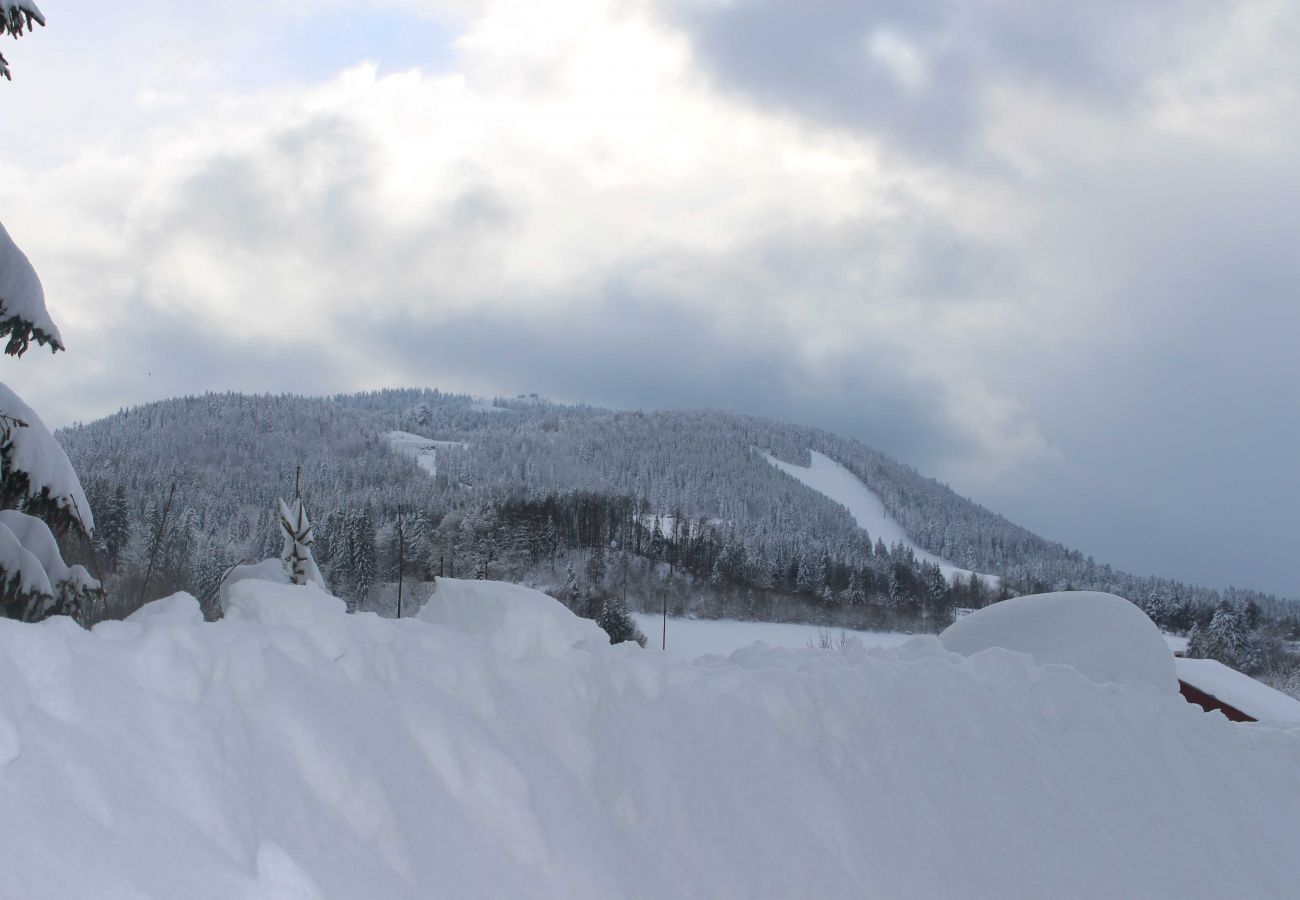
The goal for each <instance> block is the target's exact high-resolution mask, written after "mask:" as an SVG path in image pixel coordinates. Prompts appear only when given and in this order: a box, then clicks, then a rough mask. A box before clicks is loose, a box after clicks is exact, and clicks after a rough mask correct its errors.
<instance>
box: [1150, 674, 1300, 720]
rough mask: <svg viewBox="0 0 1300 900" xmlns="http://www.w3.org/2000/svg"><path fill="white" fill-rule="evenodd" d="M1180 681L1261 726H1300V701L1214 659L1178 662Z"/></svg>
mask: <svg viewBox="0 0 1300 900" xmlns="http://www.w3.org/2000/svg"><path fill="white" fill-rule="evenodd" d="M1174 669H1175V670H1176V671H1177V673H1178V678H1179V680H1180V681H1185V682H1187V683H1188V684H1190V685H1191V686H1192V687H1194V688H1197V689H1198V690H1202V691H1204V692H1205V693H1207V694H1209V695H1211V696H1212V697H1214V698H1215V699H1217V700H1220V701H1222V702H1224V703H1226V704H1228V705H1229V706H1234V707H1236V708H1237V709H1239V710H1241V711H1242V712H1244V713H1245V714H1246V715H1248V716H1250V717H1251V718H1252V719H1256V720H1257V721H1260V722H1267V723H1270V724H1273V725H1300V700H1296V699H1295V698H1294V697H1289V696H1287V695H1286V694H1284V693H1282V692H1281V691H1278V690H1274V689H1273V688H1271V687H1269V686H1268V685H1266V684H1264V683H1263V682H1259V681H1256V680H1255V679H1253V678H1251V677H1250V676H1249V675H1245V674H1243V673H1241V672H1238V671H1237V670H1236V669H1233V668H1230V667H1229V666H1225V665H1224V664H1223V663H1221V662H1219V661H1218V660H1214V659H1175V660H1174Z"/></svg>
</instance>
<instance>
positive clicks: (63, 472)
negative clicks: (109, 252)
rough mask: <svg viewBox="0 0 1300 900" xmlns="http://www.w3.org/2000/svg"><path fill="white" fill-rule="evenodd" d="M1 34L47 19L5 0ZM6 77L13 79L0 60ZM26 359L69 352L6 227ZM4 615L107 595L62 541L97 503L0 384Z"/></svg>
mask: <svg viewBox="0 0 1300 900" xmlns="http://www.w3.org/2000/svg"><path fill="white" fill-rule="evenodd" d="M0 16H2V17H3V20H2V21H0V29H3V31H4V32H5V33H7V34H9V35H10V36H12V37H15V38H16V37H20V36H21V35H22V34H24V33H25V32H26V31H30V30H31V29H32V27H33V26H34V25H36V24H40V25H44V24H45V18H44V17H43V16H42V15H41V11H40V9H38V8H37V6H36V4H35V3H34V2H31V0H3V2H0ZM0 75H3V76H4V77H5V78H9V77H10V73H9V64H8V62H7V61H6V60H5V59H4V57H3V56H0ZM5 337H7V338H8V342H7V343H6V345H5V348H4V352H5V353H6V354H7V355H9V356H13V357H21V356H22V355H23V354H24V353H26V352H27V349H28V347H29V346H30V345H31V343H32V342H33V341H35V342H36V343H37V344H38V345H41V346H46V347H49V348H50V351H51V352H57V351H59V350H62V349H64V346H63V337H62V335H60V334H59V329H58V328H57V327H56V326H55V324H54V321H53V320H52V319H51V318H50V315H49V313H48V312H47V311H46V308H45V290H44V288H43V287H42V286H41V280H40V278H39V277H38V276H37V274H36V270H35V269H34V268H33V267H32V264H31V262H30V261H29V260H28V259H27V256H26V255H25V254H24V253H23V252H22V251H21V250H19V249H18V245H17V244H15V243H14V242H13V240H12V239H11V238H10V237H9V232H8V231H6V230H5V228H4V226H3V225H0V338H5ZM0 510H2V512H3V515H2V516H0V613H2V614H3V615H6V616H9V617H12V618H20V619H24V620H27V621H34V620H36V619H41V618H44V617H46V616H48V615H53V614H56V613H64V614H69V615H77V614H79V613H80V612H81V611H82V610H83V609H84V608H85V607H86V605H87V604H89V603H90V602H92V601H94V600H95V599H97V598H99V597H100V596H102V588H101V586H100V584H99V582H98V581H97V580H95V579H94V578H92V577H91V576H90V573H89V572H87V571H86V570H85V568H83V567H82V566H79V565H74V566H69V565H67V564H66V563H65V562H64V561H63V554H62V552H61V551H60V549H59V545H58V540H57V538H58V537H77V538H80V539H82V540H90V539H91V537H92V532H93V530H94V520H93V518H92V517H91V512H90V504H89V502H88V501H87V500H86V494H85V491H84V490H82V487H81V482H80V480H79V479H78V478H77V473H76V472H75V471H73V468H72V464H71V463H70V462H69V461H68V457H67V454H66V453H64V452H63V448H62V447H60V446H59V444H58V442H57V441H56V440H55V439H54V436H53V435H51V434H50V432H49V430H48V429H47V428H46V427H45V424H44V423H43V422H41V420H40V417H39V416H37V415H36V412H35V410H33V409H32V408H31V407H29V406H28V405H27V404H26V403H24V402H23V401H22V400H21V399H20V398H19V397H18V395H17V394H15V393H14V392H13V391H12V390H10V389H9V388H8V387H6V386H5V385H3V384H0Z"/></svg>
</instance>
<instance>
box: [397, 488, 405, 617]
mask: <svg viewBox="0 0 1300 900" xmlns="http://www.w3.org/2000/svg"><path fill="white" fill-rule="evenodd" d="M405 538H406V536H405V535H404V534H403V533H402V507H401V505H400V504H399V505H398V507H397V618H399V619H400V618H401V617H402V575H403V574H404V573H403V568H404V565H405V559H406V539H405Z"/></svg>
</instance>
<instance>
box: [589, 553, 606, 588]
mask: <svg viewBox="0 0 1300 900" xmlns="http://www.w3.org/2000/svg"><path fill="white" fill-rule="evenodd" d="M605 569H606V565H605V547H604V546H603V545H601V544H597V545H596V547H595V549H594V550H592V551H591V556H590V557H588V559H587V570H586V572H585V573H584V574H586V576H587V583H588V584H590V585H591V586H592V588H593V589H595V590H600V588H601V587H603V586H604V584H605Z"/></svg>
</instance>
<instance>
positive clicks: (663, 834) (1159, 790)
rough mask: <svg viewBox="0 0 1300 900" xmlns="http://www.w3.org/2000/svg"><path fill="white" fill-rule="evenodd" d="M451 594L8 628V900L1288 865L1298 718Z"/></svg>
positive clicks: (1081, 880)
mask: <svg viewBox="0 0 1300 900" xmlns="http://www.w3.org/2000/svg"><path fill="white" fill-rule="evenodd" d="M439 591H440V592H442V597H441V598H440V600H439V602H438V604H436V605H435V606H433V607H432V608H431V609H430V610H429V613H430V617H432V618H434V619H438V618H439V617H440V616H441V618H442V619H443V620H444V623H443V624H430V622H428V621H424V620H422V619H420V618H414V617H412V618H405V619H399V620H393V619H383V618H380V617H378V616H375V615H372V614H360V615H348V614H347V613H346V612H344V609H343V605H342V604H341V603H340V602H339V601H337V600H335V599H334V598H332V597H330V596H329V595H328V594H325V593H324V592H323V591H321V590H320V589H319V588H317V587H315V586H312V585H307V586H303V587H298V586H294V585H282V584H275V583H271V582H266V581H261V580H256V579H245V580H243V581H241V582H237V583H236V584H235V585H234V586H233V587H232V589H231V591H230V611H229V613H228V614H227V616H226V617H225V618H224V619H223V620H221V621H218V622H210V623H204V622H201V621H199V620H198V618H197V617H196V613H197V609H196V606H195V601H194V600H193V598H190V597H188V596H186V595H178V596H176V597H172V598H168V599H167V600H163V601H159V602H157V603H154V604H151V605H150V606H149V607H146V609H144V610H142V611H141V612H140V613H139V614H137V615H136V616H134V617H132V619H131V620H130V621H125V622H103V623H101V624H99V625H96V626H95V627H94V629H93V630H91V631H89V632H88V631H85V630H83V629H81V628H79V627H77V626H76V625H75V624H73V623H72V622H71V621H70V620H68V619H66V618H62V617H55V618H52V619H49V620H46V621H44V622H41V623H39V624H36V625H27V624H22V623H18V622H14V621H11V620H0V872H3V873H4V875H3V882H2V883H3V889H2V890H0V894H3V895H4V896H5V897H15V898H23V900H56V898H57V900H65V898H69V897H113V898H117V897H123V898H125V897H168V898H170V897H184V898H186V900H229V898H269V897H275V898H283V897H314V898H321V900H352V898H371V897H375V898H380V897H382V898H384V900H416V898H426V897H455V898H458V900H479V898H485V900H486V898H501V897H528V898H538V900H547V898H564V900H586V898H593V900H595V898H600V900H606V898H612V900H652V898H655V900H657V898H663V897H707V898H713V900H729V898H738V900H739V898H745V900H767V898H771V900H777V898H791V897H817V898H819V900H836V898H860V897H907V898H922V900H925V898H952V897H998V898H1008V900H1016V898H1041V897H1077V898H1102V897H1178V898H1192V900H1195V898H1222V897H1288V896H1293V895H1294V888H1295V885H1296V884H1297V883H1300V854H1297V853H1295V852H1294V851H1295V835H1296V822H1297V821H1300V734H1297V733H1296V732H1291V731H1287V730H1283V729H1276V728H1269V727H1262V726H1259V727H1250V728H1240V727H1237V726H1234V725H1232V724H1231V723H1229V722H1227V721H1226V720H1224V719H1223V718H1222V717H1220V716H1207V715H1204V714H1202V713H1201V711H1200V710H1198V709H1196V708H1194V707H1192V706H1190V705H1189V704H1187V703H1186V702H1184V701H1183V700H1182V698H1181V697H1179V696H1177V695H1171V694H1167V693H1163V692H1159V691H1153V690H1151V689H1149V688H1148V687H1146V686H1145V685H1143V686H1139V687H1134V686H1130V685H1125V684H1107V685H1099V684H1096V683H1094V682H1093V681H1089V680H1088V679H1086V678H1084V677H1083V676H1082V675H1080V674H1079V673H1078V672H1076V671H1074V670H1073V669H1070V668H1067V667H1065V666H1036V665H1034V664H1033V662H1032V660H1031V659H1030V658H1029V657H1028V656H1025V655H1024V654H1017V653H1007V652H1002V653H997V652H993V653H978V654H975V655H974V656H971V657H963V656H961V655H959V654H955V653H949V652H948V651H946V650H945V649H944V648H943V645H942V644H940V643H939V641H937V640H936V639H934V638H928V637H926V638H916V639H913V640H912V641H909V642H908V643H906V644H904V645H903V646H901V647H898V648H894V649H890V650H867V649H865V648H863V647H862V646H861V644H859V643H858V642H857V641H850V642H849V643H848V644H846V645H845V647H844V649H843V650H842V651H839V650H836V651H823V652H819V651H813V650H793V649H772V648H764V647H761V646H753V647H749V648H747V649H745V650H743V651H740V652H737V653H735V654H733V655H732V656H731V657H730V658H728V659H721V658H717V657H713V658H710V659H708V660H705V661H700V662H696V663H687V662H683V661H680V660H674V659H671V658H669V657H667V656H665V655H664V654H659V653H653V652H648V651H645V650H641V649H639V648H637V647H635V646H632V645H620V646H617V647H610V646H607V645H601V644H600V642H599V641H595V640H594V635H589V636H588V637H590V638H592V639H588V638H587V637H579V638H578V639H577V640H576V642H575V643H574V644H573V647H574V649H571V650H568V651H563V646H564V644H565V643H566V642H567V640H566V641H560V640H558V639H554V640H548V641H543V642H540V643H542V644H544V645H545V648H544V649H546V650H547V651H548V653H547V654H522V655H517V656H516V655H511V654H501V653H499V652H497V650H496V648H494V647H493V646H490V643H491V642H490V638H491V630H492V628H493V627H495V626H494V625H492V622H493V621H499V622H502V623H505V624H506V625H507V627H509V626H510V624H511V623H516V624H517V620H515V619H514V618H513V616H515V615H516V614H518V615H520V616H523V617H526V618H528V619H529V621H531V623H532V626H533V627H538V628H540V629H543V630H550V629H556V630H559V631H562V632H565V631H567V632H570V633H571V634H572V635H574V636H576V635H577V634H578V632H580V631H581V629H579V628H578V627H576V626H574V625H573V623H572V622H570V620H569V617H568V614H567V613H565V612H564V611H563V610H562V609H561V608H559V605H558V604H554V603H551V606H552V607H554V608H552V609H551V610H550V611H549V613H544V612H541V611H540V610H539V609H538V607H540V606H542V605H544V603H543V601H544V598H543V597H542V596H541V595H538V594H535V593H534V592H528V591H523V590H522V589H511V588H510V587H509V586H505V585H499V584H493V583H491V582H476V583H461V584H459V585H458V584H456V583H454V582H451V581H449V580H444V581H443V582H442V583H441V584H440V586H439ZM546 602H550V601H546ZM548 616H549V622H548V618H547V617H548ZM562 623H567V624H562ZM448 625H450V626H451V627H448Z"/></svg>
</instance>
